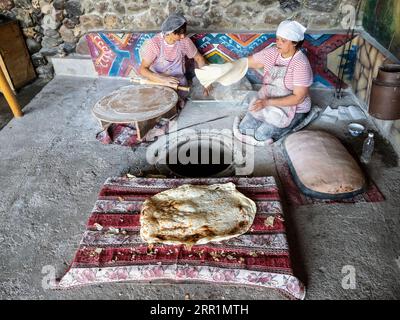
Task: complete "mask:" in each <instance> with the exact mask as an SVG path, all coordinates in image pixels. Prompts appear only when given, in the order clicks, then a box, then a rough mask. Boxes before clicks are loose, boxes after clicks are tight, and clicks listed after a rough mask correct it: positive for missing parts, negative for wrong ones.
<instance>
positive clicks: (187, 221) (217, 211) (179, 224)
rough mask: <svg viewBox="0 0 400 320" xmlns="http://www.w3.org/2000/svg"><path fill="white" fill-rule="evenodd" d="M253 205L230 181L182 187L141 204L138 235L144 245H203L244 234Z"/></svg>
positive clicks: (251, 218)
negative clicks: (145, 243)
mask: <svg viewBox="0 0 400 320" xmlns="http://www.w3.org/2000/svg"><path fill="white" fill-rule="evenodd" d="M255 215H256V205H255V203H254V201H253V200H251V199H249V198H247V197H246V196H244V195H243V194H242V193H240V192H239V191H237V190H236V186H235V185H234V184H233V183H231V182H229V183H225V184H214V185H189V184H186V185H182V186H180V187H178V188H174V189H169V190H166V191H163V192H160V193H157V194H156V195H154V196H153V197H151V198H149V199H147V200H146V201H145V202H144V203H143V207H142V211H141V215H140V224H141V228H140V236H141V238H142V240H143V241H145V242H147V243H150V244H152V243H164V244H186V245H194V244H205V243H208V242H210V241H222V240H227V239H230V238H233V237H237V236H239V235H241V234H244V233H246V232H247V231H248V230H249V229H250V227H251V225H252V224H253V220H254V217H255Z"/></svg>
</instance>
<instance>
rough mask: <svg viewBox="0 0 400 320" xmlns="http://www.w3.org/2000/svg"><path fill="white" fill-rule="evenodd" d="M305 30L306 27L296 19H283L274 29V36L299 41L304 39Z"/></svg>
mask: <svg viewBox="0 0 400 320" xmlns="http://www.w3.org/2000/svg"><path fill="white" fill-rule="evenodd" d="M306 30H307V28H306V27H304V26H303V25H301V24H300V23H298V22H297V21H291V20H285V21H282V22H281V23H280V24H279V26H278V29H277V30H276V36H277V37H282V38H284V39H287V40H291V41H296V42H299V41H302V40H304V32H305V31H306Z"/></svg>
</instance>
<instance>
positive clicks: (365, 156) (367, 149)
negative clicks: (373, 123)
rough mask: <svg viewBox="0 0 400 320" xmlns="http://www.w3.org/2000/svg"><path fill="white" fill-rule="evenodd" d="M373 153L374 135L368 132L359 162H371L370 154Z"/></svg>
mask: <svg viewBox="0 0 400 320" xmlns="http://www.w3.org/2000/svg"><path fill="white" fill-rule="evenodd" d="M373 151H374V133H373V132H369V133H368V137H367V138H366V139H365V141H364V144H363V149H362V154H361V162H363V163H368V162H370V161H371V157H372V152H373Z"/></svg>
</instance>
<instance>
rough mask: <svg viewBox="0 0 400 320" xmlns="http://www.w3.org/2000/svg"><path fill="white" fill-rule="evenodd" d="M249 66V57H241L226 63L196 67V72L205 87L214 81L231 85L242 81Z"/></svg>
mask: <svg viewBox="0 0 400 320" xmlns="http://www.w3.org/2000/svg"><path fill="white" fill-rule="evenodd" d="M248 67H249V64H248V59H247V58H241V59H239V60H236V61H233V62H228V63H224V64H215V63H213V64H209V65H206V66H204V67H202V68H201V69H195V70H194V72H195V74H196V77H197V79H199V81H200V83H201V84H202V85H203V86H204V87H208V86H209V85H210V84H212V83H213V82H219V83H220V84H222V85H223V86H229V85H231V84H234V83H236V82H238V81H240V80H241V79H242V78H243V77H244V76H245V74H246V72H247V69H248Z"/></svg>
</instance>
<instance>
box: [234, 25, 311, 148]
mask: <svg viewBox="0 0 400 320" xmlns="http://www.w3.org/2000/svg"><path fill="white" fill-rule="evenodd" d="M305 30H306V28H305V27H304V26H302V25H301V24H300V23H298V22H296V21H290V20H285V21H282V22H281V23H280V24H279V26H278V29H277V31H276V46H273V47H269V48H265V49H263V50H262V51H260V52H258V53H256V54H254V55H252V56H250V57H249V58H248V65H249V68H255V69H261V68H263V70H264V75H263V86H262V87H261V89H260V91H259V92H258V94H257V98H256V99H254V100H253V101H252V102H251V103H250V106H249V109H248V112H247V114H246V115H245V117H244V118H243V120H242V121H241V123H240V125H239V130H240V132H241V133H242V134H246V135H251V136H254V138H255V139H256V140H258V141H268V142H270V143H272V142H273V141H275V140H278V139H279V138H280V137H282V136H283V135H285V134H287V133H288V132H290V130H291V129H292V128H294V127H295V126H296V125H297V124H299V123H300V122H301V121H302V120H303V119H304V118H305V116H306V114H307V113H308V112H309V111H310V108H311V99H310V96H309V92H308V88H309V87H310V86H311V84H312V83H313V74H312V70H311V66H310V63H309V61H308V58H307V56H306V55H305V54H304V53H303V52H302V51H301V50H300V47H301V45H302V43H303V41H304V32H305Z"/></svg>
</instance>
